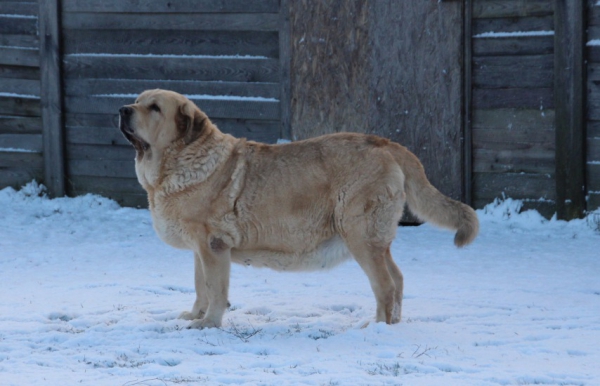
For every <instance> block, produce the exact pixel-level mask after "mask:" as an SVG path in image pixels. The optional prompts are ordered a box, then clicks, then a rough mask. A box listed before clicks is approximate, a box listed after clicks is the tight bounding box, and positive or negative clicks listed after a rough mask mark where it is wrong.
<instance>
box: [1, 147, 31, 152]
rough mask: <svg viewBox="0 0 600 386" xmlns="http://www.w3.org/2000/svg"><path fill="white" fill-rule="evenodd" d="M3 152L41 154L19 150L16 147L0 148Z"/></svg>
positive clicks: (28, 150) (29, 150)
mask: <svg viewBox="0 0 600 386" xmlns="http://www.w3.org/2000/svg"><path fill="white" fill-rule="evenodd" d="M1 152H5V153H39V152H38V151H36V150H31V149H19V148H15V147H0V153H1Z"/></svg>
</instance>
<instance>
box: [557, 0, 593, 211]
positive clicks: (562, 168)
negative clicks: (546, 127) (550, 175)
mask: <svg viewBox="0 0 600 386" xmlns="http://www.w3.org/2000/svg"><path fill="white" fill-rule="evenodd" d="M554 4H555V7H554V12H555V26H556V33H555V62H554V63H555V68H556V77H555V85H554V91H555V98H556V99H557V101H556V102H555V106H556V145H557V146H556V214H557V217H558V218H559V219H561V220H571V219H574V218H581V217H583V214H584V211H585V137H584V135H585V134H584V124H585V122H584V119H585V118H584V116H585V114H584V109H585V106H584V96H585V91H584V75H585V71H584V35H585V23H584V10H585V8H586V7H585V5H584V3H583V1H564V0H556V1H555V3H554Z"/></svg>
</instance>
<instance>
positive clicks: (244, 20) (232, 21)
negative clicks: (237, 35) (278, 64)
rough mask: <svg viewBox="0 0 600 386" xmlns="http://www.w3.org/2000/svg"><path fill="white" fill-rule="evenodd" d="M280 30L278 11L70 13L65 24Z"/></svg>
mask: <svg viewBox="0 0 600 386" xmlns="http://www.w3.org/2000/svg"><path fill="white" fill-rule="evenodd" d="M223 26H227V31H277V30H278V15H277V14H276V13H247V14H240V13H216V14H211V13H204V14H202V13H182V14H172V15H169V16H168V17H165V15H164V14H132V13H129V14H128V13H125V14H115V13H97V12H94V13H66V14H65V15H64V17H63V27H64V28H67V29H77V30H85V29H88V30H89V29H91V30H102V29H108V30H145V31H147V30H162V31H164V30H192V31H195V32H196V33H200V32H199V31H222V30H223Z"/></svg>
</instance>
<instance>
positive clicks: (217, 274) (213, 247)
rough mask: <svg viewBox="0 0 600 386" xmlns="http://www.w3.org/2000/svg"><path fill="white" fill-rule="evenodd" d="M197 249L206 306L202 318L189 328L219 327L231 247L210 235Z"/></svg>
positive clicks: (226, 285) (226, 287)
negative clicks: (200, 263)
mask: <svg viewBox="0 0 600 386" xmlns="http://www.w3.org/2000/svg"><path fill="white" fill-rule="evenodd" d="M199 249H200V253H199V255H200V260H201V262H202V270H203V273H204V281H205V288H206V295H207V297H208V308H207V310H206V314H204V318H202V319H201V320H196V321H194V322H193V323H192V324H191V325H190V328H207V327H221V321H222V319H223V314H224V313H225V310H226V309H227V299H228V293H229V271H230V268H231V249H230V248H229V246H228V245H226V244H225V243H224V242H223V240H222V239H220V238H217V237H210V238H209V243H208V245H204V244H202V245H200V248H199Z"/></svg>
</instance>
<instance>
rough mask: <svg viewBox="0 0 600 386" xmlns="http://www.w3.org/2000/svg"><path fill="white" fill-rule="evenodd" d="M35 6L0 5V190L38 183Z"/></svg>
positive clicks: (39, 150)
mask: <svg viewBox="0 0 600 386" xmlns="http://www.w3.org/2000/svg"><path fill="white" fill-rule="evenodd" d="M37 15H38V4H37V3H36V2H35V1H22V2H13V1H11V2H0V189H1V188H4V187H6V186H12V187H15V188H17V187H19V186H21V185H23V184H25V183H27V182H29V181H31V180H32V179H37V180H38V181H40V182H44V171H43V167H44V162H43V156H42V148H43V146H42V130H41V129H42V124H41V122H42V120H41V108H40V98H39V96H40V76H39V75H40V70H39V68H40V64H39V39H38V30H37V22H38V20H37Z"/></svg>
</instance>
